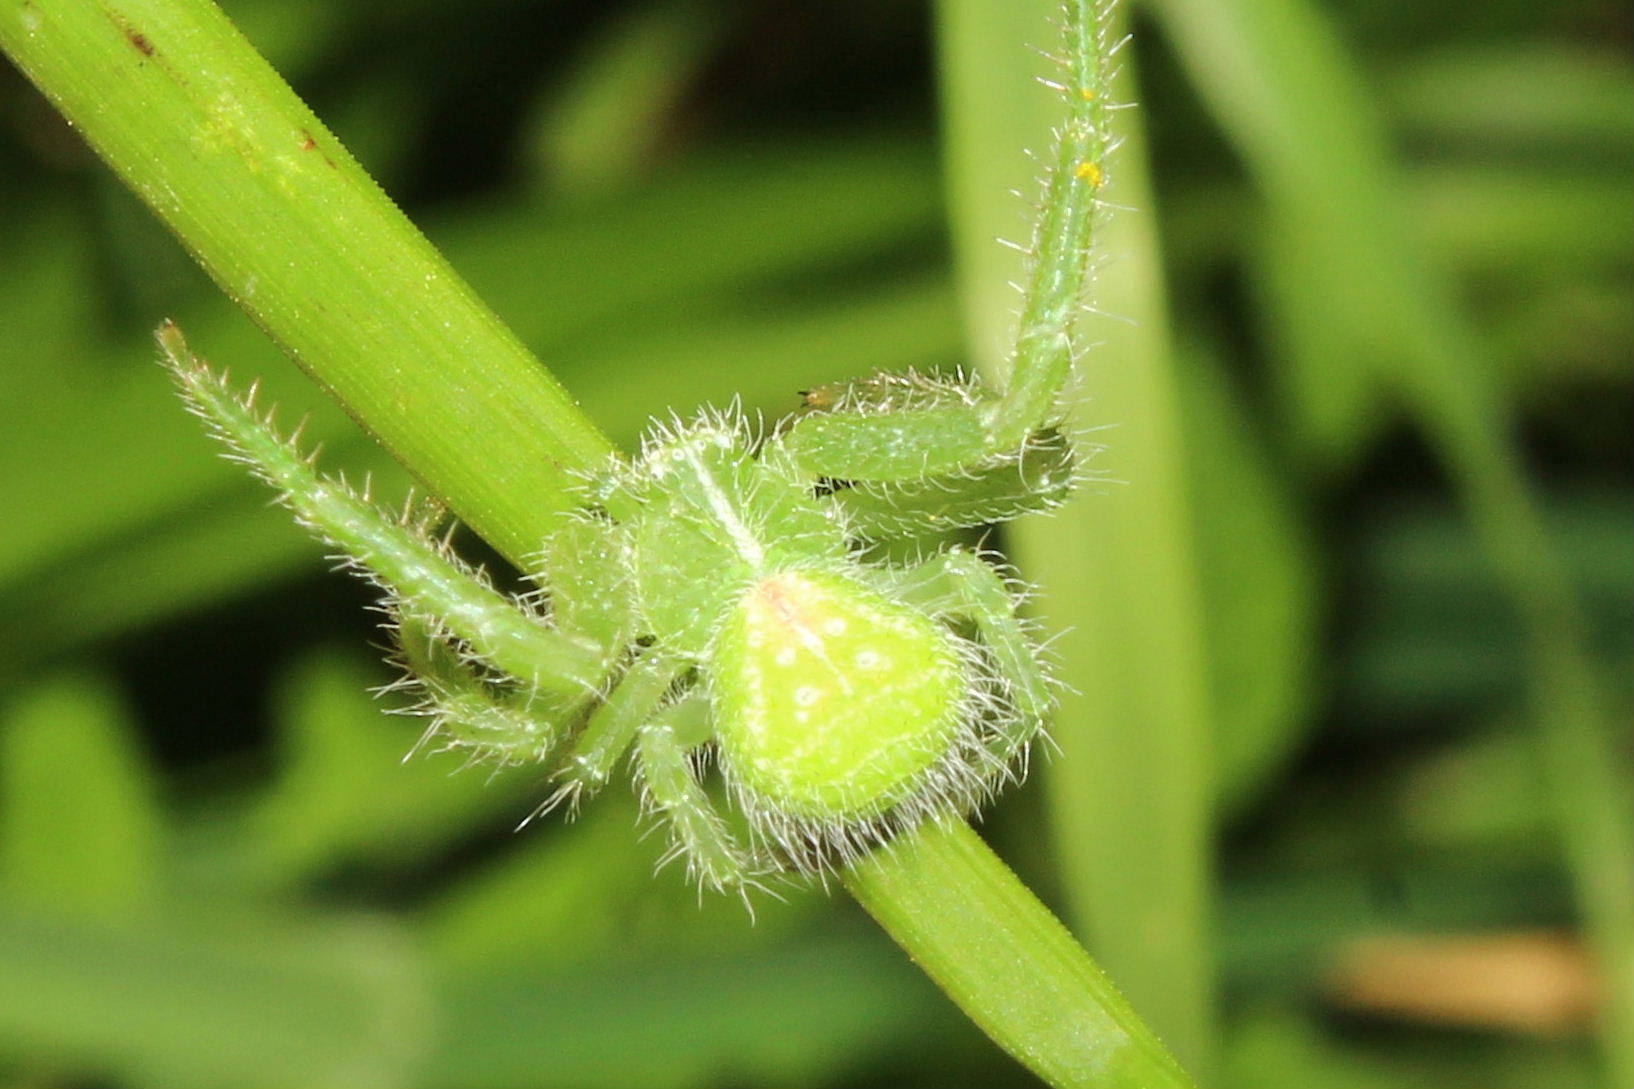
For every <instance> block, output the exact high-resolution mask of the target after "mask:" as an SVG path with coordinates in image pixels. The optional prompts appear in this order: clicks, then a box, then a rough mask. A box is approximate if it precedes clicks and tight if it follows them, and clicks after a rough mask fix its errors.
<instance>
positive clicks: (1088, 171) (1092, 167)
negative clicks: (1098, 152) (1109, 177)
mask: <svg viewBox="0 0 1634 1089" xmlns="http://www.w3.org/2000/svg"><path fill="white" fill-rule="evenodd" d="M1073 174H1074V175H1075V176H1076V177H1077V178H1078V180H1079V181H1086V182H1088V183H1089V184H1090V185H1091V186H1092V187H1094V188H1097V189H1098V188H1100V185H1101V179H1102V178H1104V177H1105V175H1104V174H1102V173H1101V168H1100V167H1099V166H1097V165H1096V164H1095V163H1091V162H1082V163H1079V164H1078V166H1077V168H1076V169H1074V170H1073Z"/></svg>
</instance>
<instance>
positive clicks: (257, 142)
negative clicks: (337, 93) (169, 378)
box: [0, 0, 611, 554]
mask: <svg viewBox="0 0 1634 1089" xmlns="http://www.w3.org/2000/svg"><path fill="white" fill-rule="evenodd" d="M0 47H3V48H4V50H5V51H6V53H7V54H8V55H9V56H10V57H11V58H12V60H13V61H14V62H15V63H16V64H17V66H18V67H19V68H21V69H22V71H23V72H24V73H25V74H26V75H27V76H28V77H29V78H30V79H31V80H33V81H34V82H35V83H36V84H37V85H38V86H39V87H40V89H41V90H42V91H43V92H44V93H45V94H46V96H47V97H48V98H50V99H51V101H52V102H53V103H55V104H56V106H57V108H58V109H60V110H61V111H62V112H63V114H64V115H65V116H67V118H68V120H69V121H70V122H72V123H73V125H74V127H75V128H77V129H78V130H79V131H80V133H81V134H82V135H83V136H84V137H85V139H86V141H87V142H88V143H90V145H91V146H92V147H93V148H94V149H96V151H97V153H98V154H99V155H101V156H102V157H103V158H104V159H105V160H107V162H108V164H109V165H110V166H112V167H113V169H114V171H115V172H116V173H118V174H119V175H120V177H121V178H123V179H124V181H125V182H126V184H128V185H129V186H130V187H131V188H132V189H134V190H135V191H136V192H137V193H138V194H139V195H140V196H141V197H142V199H143V200H144V201H146V202H147V203H148V204H149V205H150V206H151V207H152V208H153V210H154V211H155V212H157V213H158V214H159V216H160V218H162V219H163V220H164V221H165V223H166V224H167V225H168V226H169V227H170V229H171V230H172V231H174V232H175V233H176V236H177V237H178V238H180V239H181V241H182V243H183V244H184V245H185V246H186V247H187V248H188V249H189V250H191V251H192V253H193V255H194V256H195V257H197V258H198V260H199V262H200V263H201V264H202V265H203V266H204V267H205V269H206V270H207V271H208V272H209V273H210V275H211V276H212V277H213V278H214V279H215V281H216V283H218V284H219V285H220V286H221V288H222V290H224V291H225V292H226V293H227V294H228V295H229V296H231V297H232V298H233V300H234V301H236V302H237V303H238V304H239V305H240V306H241V307H243V308H244V310H245V311H247V312H248V313H249V314H250V315H251V317H253V318H254V319H255V320H256V321H257V322H258V323H259V324H260V325H261V326H262V328H264V329H265V330H266V331H267V332H268V333H269V334H270V335H271V336H272V338H273V339H274V340H276V341H277V342H278V343H279V344H280V345H281V346H282V347H283V348H284V349H285V350H286V351H287V352H289V354H290V355H291V356H293V357H294V358H295V360H296V361H297V362H299V363H300V364H301V366H303V367H304V368H306V370H307V371H308V372H309V373H310V374H312V375H313V377H315V378H316V379H317V380H318V381H319V382H321V383H322V384H323V385H324V386H326V387H327V388H328V389H329V391H330V392H331V393H333V394H334V395H335V397H337V398H338V399H339V400H340V401H341V403H342V404H344V405H345V406H346V408H347V410H348V411H350V412H351V413H352V415H353V416H354V417H356V418H357V419H358V421H359V422H360V423H362V424H363V425H364V426H365V427H367V428H368V429H369V430H370V431H372V432H374V434H375V435H376V436H377V437H378V438H379V439H380V441H381V442H382V443H384V444H385V445H386V446H387V447H388V448H389V449H390V450H391V451H392V453H393V454H395V455H396V456H397V458H398V459H399V460H400V461H402V462H403V463H404V464H405V465H407V466H408V467H409V468H410V469H411V470H413V471H414V472H415V473H416V474H417V475H418V476H419V477H420V478H421V480H423V481H424V482H425V484H426V485H427V486H428V487H429V488H430V489H431V490H432V491H433V492H435V493H436V494H438V495H440V496H444V497H446V498H447V499H448V501H449V502H450V504H451V505H452V506H453V508H454V510H455V511H456V513H458V514H459V516H460V517H461V518H462V519H463V520H464V521H465V522H467V523H468V524H470V525H471V526H472V527H474V528H475V529H476V530H477V531H478V532H479V533H481V534H482V535H483V536H484V537H486V538H488V540H490V541H492V542H493V543H494V544H496V545H498V546H500V547H501V548H503V549H504V550H506V551H508V552H512V553H521V554H525V553H532V552H533V551H535V550H536V549H537V548H538V543H539V541H541V540H542V539H543V536H544V531H545V528H546V527H547V526H548V524H549V522H548V519H549V517H550V514H551V512H552V511H554V510H558V509H560V508H561V507H562V506H563V505H564V504H565V503H566V499H565V495H564V492H563V475H562V473H563V470H564V469H573V468H582V467H584V466H586V465H589V464H591V463H593V462H595V461H596V460H597V459H599V458H601V457H603V456H605V455H606V454H607V453H608V452H609V451H610V450H611V446H610V445H609V443H608V441H607V440H606V439H605V438H603V437H602V435H601V433H600V432H599V431H598V430H597V429H596V427H595V425H594V424H593V423H592V422H591V421H590V420H589V419H588V418H587V417H586V416H585V415H584V414H583V413H581V412H580V411H578V409H577V408H576V406H575V405H574V404H573V402H572V400H571V399H570V398H569V397H568V395H567V393H566V392H565V391H564V390H563V389H562V387H561V385H560V384H559V383H557V382H556V380H555V379H554V378H553V377H552V376H551V375H550V373H549V372H548V371H546V370H544V368H542V367H541V366H540V365H539V363H538V361H537V360H535V359H534V358H533V356H532V355H530V354H529V353H528V351H527V349H526V348H524V347H523V346H522V344H521V343H520V342H518V341H517V339H516V337H515V336H514V335H513V334H512V333H511V332H510V331H509V330H508V329H506V328H505V326H504V325H503V324H502V323H501V322H500V320H499V319H498V318H497V317H495V316H494V314H493V313H492V312H491V311H490V310H488V309H487V307H485V306H484V305H483V304H482V303H481V302H480V301H479V300H478V299H477V298H476V296H475V295H474V294H473V293H472V292H471V290H470V288H469V287H467V286H466V284H465V282H464V281H463V280H461V279H460V278H459V276H458V275H456V274H455V272H454V271H453V269H451V268H450V267H449V266H448V263H447V262H446V261H444V260H443V258H442V256H441V255H440V254H438V253H437V251H436V250H435V249H433V248H432V247H431V244H430V243H428V242H427V241H426V240H425V238H424V237H423V236H422V235H421V234H420V233H419V232H418V231H417V230H415V228H414V226H413V224H411V223H410V222H409V221H408V219H407V218H405V217H404V216H403V215H402V213H401V212H399V211H398V210H397V209H396V207H394V206H393V205H392V203H391V201H390V200H388V199H387V197H386V195H385V194H384V193H382V192H381V191H380V188H379V187H378V186H377V185H375V183H374V182H373V181H372V180H371V179H370V178H369V176H368V175H367V174H366V173H365V172H364V171H363V169H362V168H361V167H360V166H358V164H357V163H356V162H355V161H354V160H353V159H352V157H351V156H350V155H349V154H348V153H347V152H346V150H345V149H344V148H343V147H341V145H340V142H339V141H338V140H336V139H335V138H334V137H333V136H332V135H330V133H329V131H328V130H327V129H326V128H324V126H323V124H322V123H321V122H319V121H318V119H317V118H316V117H315V116H313V114H312V112H311V111H310V110H308V109H307V108H306V107H305V106H304V105H303V104H302V103H301V102H300V100H299V99H297V98H296V97H295V95H294V93H293V92H292V91H291V90H290V89H289V87H288V85H286V84H285V83H284V81H283V80H282V79H281V78H279V76H278V74H277V73H276V72H274V71H273V70H272V68H271V67H270V66H269V65H268V64H267V63H266V61H264V60H263V59H262V58H261V57H260V56H259V55H258V54H257V53H256V52H255V50H254V49H253V48H252V47H251V46H250V44H249V43H248V42H247V41H245V40H244V38H243V36H242V35H240V34H239V33H238V31H237V30H236V29H234V27H233V26H232V24H231V23H229V22H228V21H227V19H226V17H225V16H224V15H222V13H221V12H220V10H219V9H217V8H216V7H215V6H214V5H212V4H209V3H205V2H203V0H101V2H97V3H87V2H85V0H0ZM200 347H202V348H205V349H206V350H207V349H208V345H201V346H200Z"/></svg>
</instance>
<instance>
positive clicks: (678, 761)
mask: <svg viewBox="0 0 1634 1089" xmlns="http://www.w3.org/2000/svg"><path fill="white" fill-rule="evenodd" d="M700 710H701V711H702V712H703V713H704V714H705V715H706V716H707V714H708V705H707V703H706V702H705V700H704V699H703V697H702V696H693V697H691V698H688V699H686V700H683V701H682V702H681V703H679V704H676V705H675V706H674V707H672V708H670V710H669V712H668V713H666V714H664V715H661V716H660V717H659V718H658V719H656V720H655V721H653V722H650V723H648V724H647V725H645V726H643V727H641V730H640V734H639V736H638V738H637V742H636V746H637V747H636V756H637V759H639V760H640V761H641V782H642V784H643V800H644V802H645V803H646V805H647V806H649V807H650V808H652V809H654V810H656V811H658V812H659V813H662V814H663V815H664V817H665V818H666V819H667V820H668V822H669V826H670V838H671V847H670V851H669V853H668V854H666V855H665V861H668V860H669V859H671V858H675V857H677V856H679V857H684V858H685V859H686V860H687V869H688V871H689V873H690V875H691V876H692V877H693V878H695V879H696V880H697V881H698V882H699V883H700V884H702V885H708V886H710V887H711V888H715V889H725V888H742V887H743V886H745V885H747V884H752V883H753V871H752V869H751V866H750V862H749V858H748V856H747V855H745V853H744V851H743V849H742V847H741V846H740V845H739V844H738V842H737V839H736V837H734V836H733V835H732V833H731V831H730V830H729V829H728V828H727V827H726V822H725V821H724V820H723V819H722V818H721V815H720V812H719V811H718V810H717V809H716V808H715V806H714V804H713V803H711V802H710V800H709V796H708V794H706V793H705V791H704V789H703V786H702V785H701V784H700V783H699V782H698V777H697V774H696V772H695V770H694V768H693V763H692V761H691V760H690V759H689V758H688V755H687V752H688V749H689V748H691V747H692V746H689V745H688V744H687V741H688V740H689V738H688V736H687V735H688V734H690V733H693V732H695V729H694V726H693V724H692V723H691V721H690V720H691V719H692V718H694V717H695V716H696V714H697V713H698V712H699V711H700Z"/></svg>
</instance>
